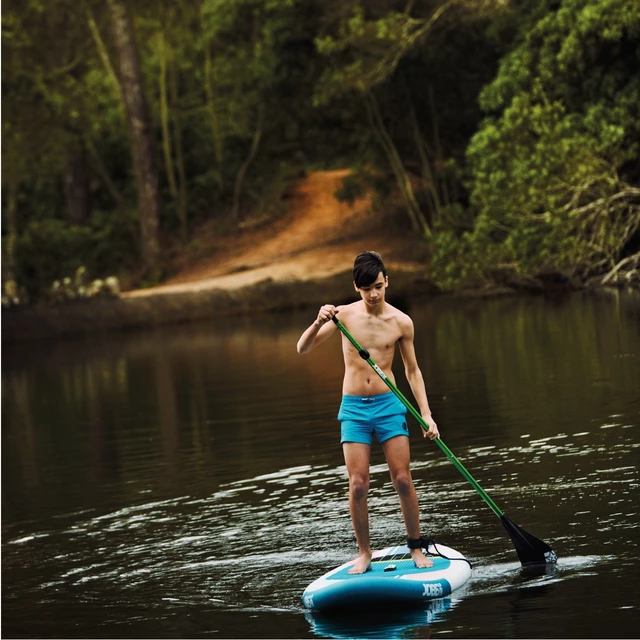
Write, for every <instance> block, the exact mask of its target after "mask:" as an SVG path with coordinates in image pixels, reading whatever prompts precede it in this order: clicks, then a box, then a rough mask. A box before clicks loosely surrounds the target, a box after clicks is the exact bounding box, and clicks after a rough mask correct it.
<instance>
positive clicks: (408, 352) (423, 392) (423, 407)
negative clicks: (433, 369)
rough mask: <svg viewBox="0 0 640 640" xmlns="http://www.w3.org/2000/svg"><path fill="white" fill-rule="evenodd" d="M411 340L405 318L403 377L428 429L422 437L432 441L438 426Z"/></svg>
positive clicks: (412, 330) (412, 333)
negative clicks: (405, 378) (404, 376)
mask: <svg viewBox="0 0 640 640" xmlns="http://www.w3.org/2000/svg"><path fill="white" fill-rule="evenodd" d="M413 338H414V328H413V321H412V320H411V319H410V318H409V317H407V318H406V322H404V323H403V327H402V337H401V338H400V355H401V356H402V361H403V362H404V371H405V375H406V376H407V381H408V382H409V386H410V387H411V391H412V392H413V396H414V397H415V399H416V402H417V403H418V407H419V408H420V415H421V416H422V417H423V418H424V421H425V422H426V423H427V425H428V427H429V430H428V431H424V430H423V435H424V437H425V438H427V437H428V438H430V439H431V440H433V439H434V438H439V437H440V432H439V431H438V425H437V424H436V422H435V420H434V419H433V416H432V415H431V408H430V407H429V400H428V398H427V389H426V387H425V384H424V378H423V376H422V371H420V367H419V366H418V360H417V358H416V349H415V345H414V341H413Z"/></svg>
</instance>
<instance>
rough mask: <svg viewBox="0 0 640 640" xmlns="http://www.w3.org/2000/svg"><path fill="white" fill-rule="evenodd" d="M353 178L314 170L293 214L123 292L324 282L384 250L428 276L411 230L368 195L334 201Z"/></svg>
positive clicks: (400, 266) (297, 191)
mask: <svg viewBox="0 0 640 640" xmlns="http://www.w3.org/2000/svg"><path fill="white" fill-rule="evenodd" d="M348 174H349V170H348V169H342V170H336V171H314V172H312V173H310V174H309V175H307V176H306V177H305V178H304V179H302V180H301V181H300V182H299V183H298V184H297V185H296V186H295V187H293V188H292V190H291V194H290V201H291V207H290V210H289V212H288V214H287V215H285V216H284V217H283V218H281V219H279V220H277V221H276V222H275V223H274V224H273V225H269V226H268V227H264V228H263V227H261V226H259V225H257V227H256V228H251V227H249V228H246V229H245V230H243V229H240V230H239V231H238V232H237V233H234V234H230V235H225V236H224V237H223V238H212V239H211V240H210V241H209V242H210V246H211V255H210V256H209V257H205V258H201V259H200V260H199V261H198V262H196V263H195V264H189V262H188V258H187V259H182V260H180V259H178V260H177V261H176V267H177V268H178V269H179V273H178V274H177V275H175V276H173V277H171V278H170V279H169V280H168V281H167V282H165V283H163V284H162V285H159V286H156V287H150V288H147V289H139V290H135V291H129V292H125V293H124V294H123V297H125V298H139V297H148V296H157V295H167V294H172V293H184V292H194V291H204V290H207V289H224V290H234V289H240V288H243V287H247V286H251V285H255V284H257V283H259V282H264V281H272V282H289V281H298V282H306V281H313V280H321V279H324V278H330V277H332V276H334V275H336V274H338V273H343V272H345V271H350V270H351V269H352V267H353V259H354V257H355V256H356V255H357V254H358V253H359V252H360V251H363V250H367V249H373V250H375V251H378V252H379V253H381V254H382V256H383V258H384V259H385V261H386V263H387V267H388V269H389V271H390V272H393V271H394V270H396V269H397V270H401V271H414V272H418V273H421V274H424V271H425V263H424V256H422V257H421V256H420V255H419V254H420V249H419V248H418V247H417V245H416V242H415V241H414V240H411V239H410V238H408V237H407V234H406V233H405V234H400V233H393V232H392V231H391V230H390V229H389V226H388V224H386V221H385V219H384V217H381V216H379V215H378V216H377V215H374V214H373V213H372V212H371V202H370V200H369V198H361V199H358V200H356V201H355V202H353V203H346V202H340V201H338V200H337V199H336V198H335V196H334V193H335V192H336V191H337V190H338V189H339V188H340V186H341V184H342V180H343V179H344V178H345V177H346V176H347V175H348ZM202 241H203V242H206V240H202Z"/></svg>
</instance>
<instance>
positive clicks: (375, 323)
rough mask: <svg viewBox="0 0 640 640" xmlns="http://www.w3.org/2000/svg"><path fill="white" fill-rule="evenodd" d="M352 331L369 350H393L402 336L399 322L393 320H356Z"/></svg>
mask: <svg viewBox="0 0 640 640" xmlns="http://www.w3.org/2000/svg"><path fill="white" fill-rule="evenodd" d="M352 333H353V335H354V337H355V338H356V339H357V340H358V342H360V344H361V345H362V346H363V347H364V348H365V349H367V350H369V351H371V350H375V351H379V352H385V351H388V350H391V351H393V350H394V348H395V345H396V343H397V342H398V340H399V339H400V338H401V332H400V329H399V327H398V324H397V322H394V321H393V320H387V321H385V320H378V319H371V320H369V319H366V320H363V321H360V322H354V323H353V330H352Z"/></svg>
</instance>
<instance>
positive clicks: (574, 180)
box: [436, 0, 640, 282]
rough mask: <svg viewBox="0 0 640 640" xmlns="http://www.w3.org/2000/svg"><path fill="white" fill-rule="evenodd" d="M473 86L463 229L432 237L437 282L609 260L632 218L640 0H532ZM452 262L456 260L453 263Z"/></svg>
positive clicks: (638, 147) (638, 220)
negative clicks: (523, 23)
mask: <svg viewBox="0 0 640 640" xmlns="http://www.w3.org/2000/svg"><path fill="white" fill-rule="evenodd" d="M543 7H544V9H545V10H544V11H542V12H540V13H539V14H538V15H537V16H536V19H535V20H533V22H532V23H531V24H530V25H527V27H526V29H525V30H524V33H522V34H521V37H520V43H519V44H518V45H517V46H516V47H515V48H514V50H513V51H512V52H511V53H509V55H507V56H506V57H505V58H504V59H503V60H502V61H501V63H500V69H499V72H498V75H497V77H496V78H495V80H494V81H493V82H492V83H491V84H490V85H489V86H487V87H486V89H485V90H484V91H483V92H482V95H481V105H482V107H483V109H484V110H485V112H487V113H488V114H490V115H489V116H488V117H487V118H486V120H485V121H484V122H483V124H482V126H481V127H480V129H479V131H478V133H477V134H476V135H475V136H474V137H473V139H472V140H471V142H470V145H469V148H468V154H467V157H468V161H469V167H470V171H471V176H472V178H471V202H472V205H473V207H474V208H475V211H476V212H477V218H476V220H475V224H474V227H473V231H471V232H467V233H466V234H465V235H463V236H462V237H455V236H452V235H451V233H450V234H449V235H448V236H447V237H443V239H442V242H441V243H440V245H439V247H438V252H437V255H436V258H437V259H436V270H437V273H438V274H439V277H440V278H441V279H443V280H445V281H449V282H455V281H456V280H459V279H460V278H463V279H464V278H471V279H473V278H474V277H476V278H478V277H479V278H485V277H487V276H488V275H490V273H491V271H492V269H493V268H494V267H495V266H496V265H500V264H502V265H510V267H511V268H513V269H515V270H516V271H518V272H520V273H523V274H534V273H536V272H537V271H540V270H544V269H558V270H562V271H564V272H567V273H571V274H575V275H579V276H582V277H586V276H589V275H590V274H594V273H602V271H603V270H605V269H611V268H612V267H613V266H614V265H615V264H616V262H617V261H618V260H619V259H620V257H621V256H622V255H623V253H624V252H625V251H626V250H628V248H629V247H631V246H632V245H633V238H634V235H635V234H636V233H637V230H638V228H639V225H640V206H639V196H640V190H639V189H638V188H637V185H638V180H639V179H640V173H639V172H638V163H637V158H638V154H639V152H640V119H639V118H638V104H640V73H639V72H638V69H639V68H640V64H639V63H640V57H639V54H638V52H639V51H640V5H638V3H637V2H634V1H633V0H564V1H563V2H562V3H560V4H557V3H554V4H551V3H543ZM456 265H460V267H457V266H456Z"/></svg>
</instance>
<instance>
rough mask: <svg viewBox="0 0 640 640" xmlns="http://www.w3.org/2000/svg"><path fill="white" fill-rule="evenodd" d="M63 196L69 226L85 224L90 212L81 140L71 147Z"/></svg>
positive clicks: (85, 160)
mask: <svg viewBox="0 0 640 640" xmlns="http://www.w3.org/2000/svg"><path fill="white" fill-rule="evenodd" d="M64 195H65V200H66V202H67V215H68V217H69V222H70V223H71V224H85V222H86V221H87V220H88V218H89V214H90V212H91V197H90V194H89V173H88V172H87V158H86V152H85V148H84V145H83V143H82V140H81V139H79V140H78V141H77V142H76V143H75V144H72V145H71V148H70V150H69V156H68V158H67V166H66V169H65V172H64Z"/></svg>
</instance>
